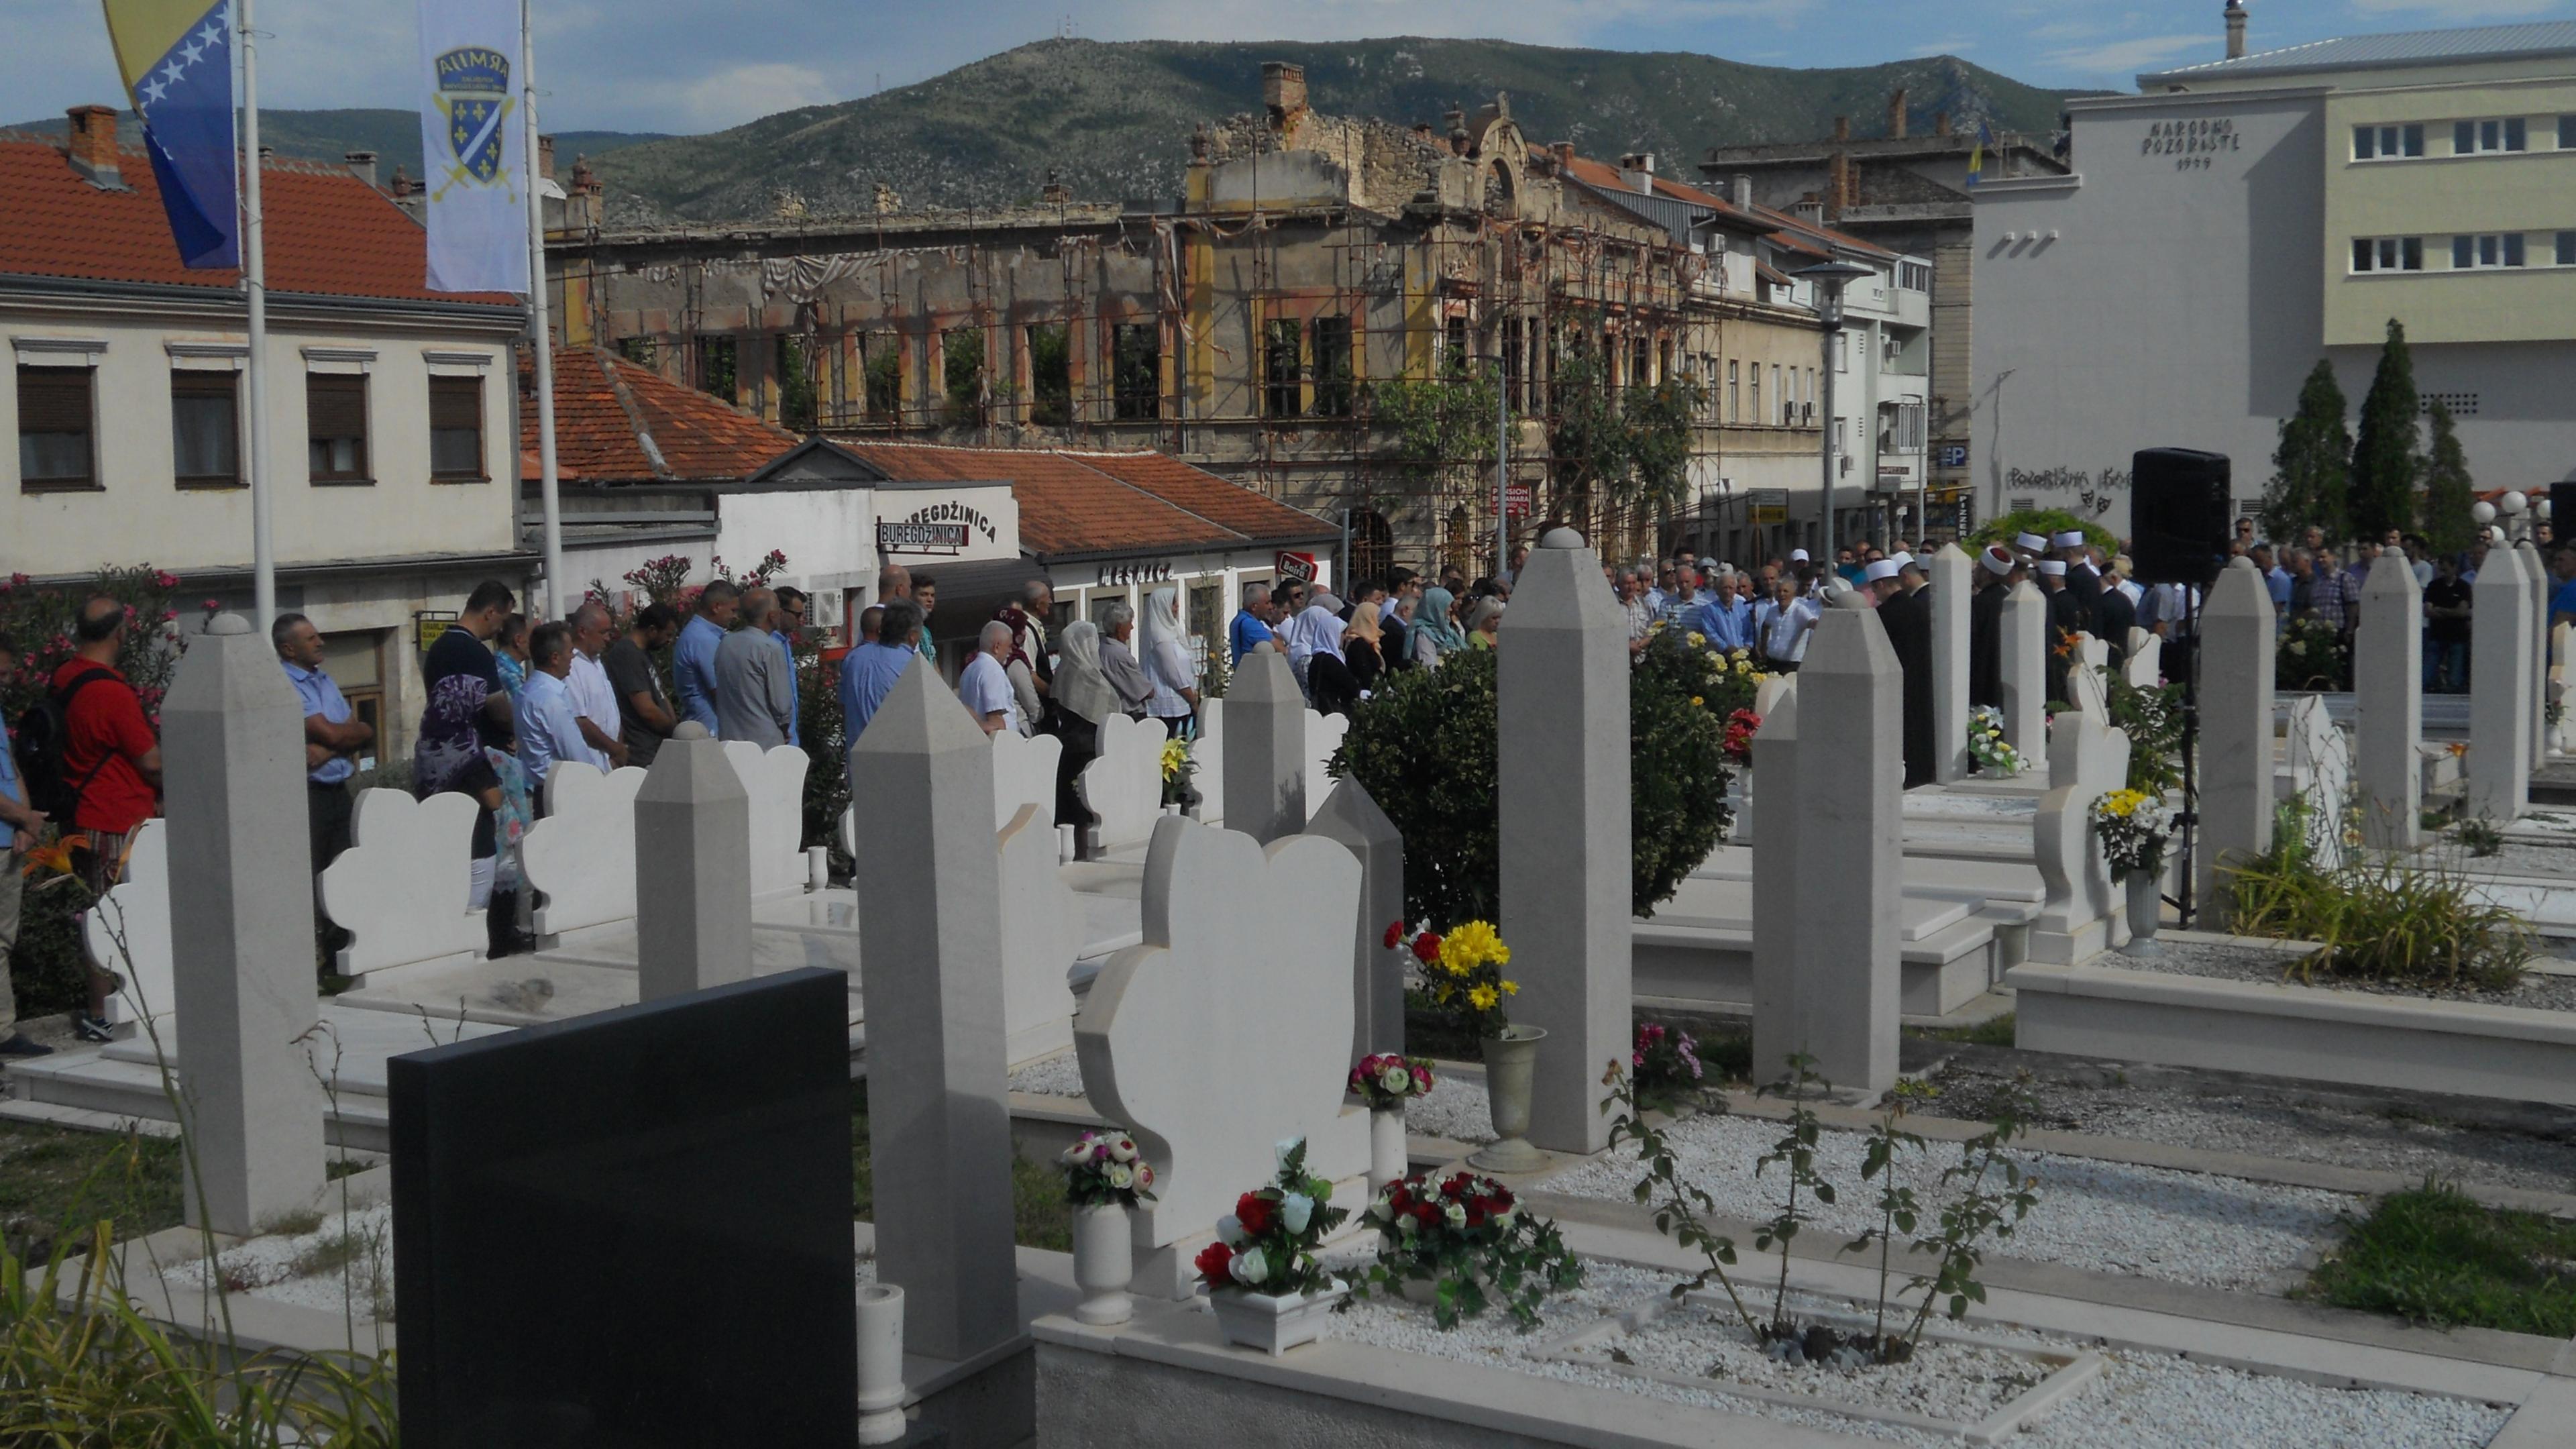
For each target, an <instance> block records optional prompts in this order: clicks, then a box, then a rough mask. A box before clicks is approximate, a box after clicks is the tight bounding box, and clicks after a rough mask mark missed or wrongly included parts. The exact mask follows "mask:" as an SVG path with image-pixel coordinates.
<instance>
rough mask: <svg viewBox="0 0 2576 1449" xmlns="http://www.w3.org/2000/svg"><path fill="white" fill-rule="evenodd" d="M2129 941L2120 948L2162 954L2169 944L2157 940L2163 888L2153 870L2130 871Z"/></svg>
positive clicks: (2132, 953) (2128, 952)
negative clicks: (2158, 942)
mask: <svg viewBox="0 0 2576 1449" xmlns="http://www.w3.org/2000/svg"><path fill="white" fill-rule="evenodd" d="M2126 884H2127V885H2128V887H2129V944H2127V945H2125V946H2123V947H2121V948H2120V954H2122V955H2124V956H2161V955H2163V954H2164V953H2165V948H2164V947H2162V946H2159V945H2157V944H2156V917H2157V915H2158V914H2159V913H2161V912H2162V911H2163V910H2164V905H2165V903H2164V896H2163V892H2162V891H2161V890H2160V889H2159V888H2158V887H2159V884H2160V883H2159V882H2158V881H2157V880H2156V877H2155V874H2154V873H2153V872H2151V871H2143V870H2134V871H2131V872H2129V876H2128V880H2127V882H2126Z"/></svg>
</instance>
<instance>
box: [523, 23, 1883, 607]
mask: <svg viewBox="0 0 2576 1449" xmlns="http://www.w3.org/2000/svg"><path fill="white" fill-rule="evenodd" d="M1262 101H1263V105H1262V109H1261V110H1260V111H1258V112H1255V113H1251V114H1247V115H1243V116H1237V117H1234V118H1231V119H1228V120H1225V121H1222V122H1217V123H1212V124H1206V125H1202V126H1201V127H1200V128H1199V130H1198V132H1197V134H1196V135H1195V136H1193V137H1192V138H1191V150H1192V162H1191V166H1190V168H1189V171H1188V182H1187V192H1186V195H1185V196H1183V197H1182V198H1180V199H1178V200H1176V201H1167V202H1159V203H1150V204H1149V203H1133V202H1131V203H1127V204H1125V205H1109V204H1099V203H1089V202H1076V201H1074V200H1072V199H1070V198H1069V197H1066V196H1064V195H1062V193H1061V192H1060V191H1058V192H1056V193H1054V194H1052V195H1050V197H1049V198H1048V199H1047V200H1046V202H1044V203H1043V204H1041V205H1038V206H1034V207H1023V208H1017V209H1013V210H1009V211H1003V212H952V211H941V212H929V211H910V210H905V209H903V208H902V206H901V204H900V201H899V200H898V199H896V198H892V197H888V198H884V199H882V202H881V205H880V208H879V211H878V213H877V214H875V215H871V216H862V217H850V218H833V219H818V218H812V217H807V216H802V215H797V216H780V217H774V218H770V219H766V220H761V221H754V222H745V223H740V224H730V225H690V226H680V227H670V228H662V229H655V230H650V231H637V232H607V231H603V230H601V229H600V228H598V227H597V225H596V224H595V221H594V218H596V216H597V215H598V211H597V207H596V198H595V187H586V186H585V185H584V183H583V182H582V181H581V180H580V179H579V178H578V176H577V177H576V181H575V184H574V185H573V187H572V188H571V192H572V196H571V199H570V202H569V204H568V205H567V206H566V208H565V210H564V214H563V218H562V220H563V225H562V226H560V227H559V228H556V229H554V231H553V232H552V234H551V235H550V238H549V243H548V251H549V261H550V265H549V272H550V274H551V279H552V284H553V286H554V287H555V289H556V302H557V305H556V308H555V311H554V317H555V318H556V323H557V326H558V328H559V331H560V333H561V335H562V338H563V339H564V340H565V341H567V342H570V343H573V344H596V345H601V346H607V347H613V348H615V349H617V350H619V351H620V352H622V353H623V354H625V355H626V356H628V357H629V358H632V359H634V360H636V361H639V362H642V363H644V364H645V365H648V366H651V367H655V368H658V369H660V370H661V371H662V372H663V373H664V374H665V375H667V376H670V377H672V378H675V379H679V380H684V381H688V382H690V383H693V384H695V385H697V386H700V387H703V388H705V389H707V390H709V391H711V392H714V393H717V394H718V395H720V396H724V397H728V398H732V399H735V400H738V401H740V402H742V403H743V404H744V405H746V406H752V407H756V408H758V409H759V410H760V411H761V412H762V414H763V415H764V416H766V417H769V418H772V419H776V420H778V421H780V422H781V423H783V424H784V425H786V426H788V427H790V428H792V429H797V430H800V431H808V432H820V433H828V434H833V435H839V436H846V437H853V438H886V437H896V438H914V439H922V440H934V439H935V440H940V441H949V442H966V443H975V444H986V445H990V444H1011V443H1024V444H1032V445H1034V444H1041V443H1044V444H1055V445H1064V444H1072V445H1077V446H1085V447H1120V448H1127V447H1151V448H1158V449H1161V450H1163V451H1166V452H1169V453H1171V454H1173V455H1175V456H1177V457H1179V458H1181V459H1183V460H1185V461H1187V462H1190V463H1193V464H1196V465H1198V466H1201V467H1205V468H1208V469H1210V470H1212V471H1215V472H1217V473H1219V474H1221V475H1224V476H1226V477H1229V478H1232V479H1234V480H1235V481H1237V482H1240V483H1243V484H1245V485H1247V486H1251V487H1254V488H1257V489H1259V490H1260V491H1262V492H1263V493H1265V494H1267V495H1269V496H1271V497H1274V498H1278V499H1281V500H1282V501H1285V502H1288V503H1290V504H1293V505H1296V506H1298V507H1301V508H1305V509H1307V510H1309V511H1312V512H1314V513H1317V514H1318V515H1320V516H1322V517H1325V518H1327V519H1330V520H1333V521H1335V522H1339V521H1340V520H1341V519H1342V518H1343V516H1344V514H1345V512H1347V514H1348V518H1349V525H1350V535H1351V540H1352V543H1351V557H1350V560H1349V563H1350V567H1351V568H1352V570H1353V572H1354V573H1355V574H1356V575H1360V576H1365V575H1368V574H1373V573H1377V572H1381V571H1382V570H1383V569H1384V568H1386V567H1388V566H1390V565H1394V564H1404V565H1407V566H1411V567H1414V568H1424V567H1426V566H1438V565H1440V564H1444V563H1452V562H1454V563H1456V564H1458V565H1459V566H1460V567H1461V568H1463V569H1465V570H1467V571H1468V572H1469V573H1470V574H1471V575H1472V574H1476V573H1482V572H1484V571H1486V570H1488V569H1489V568H1490V567H1491V566H1492V557H1491V555H1492V549H1493V546H1494V544H1493V540H1494V517H1493V515H1494V511H1495V509H1494V500H1495V497H1496V493H1497V487H1496V481H1497V480H1496V477H1495V469H1494V467H1493V463H1492V451H1491V442H1490V439H1491V438H1492V437H1493V436H1494V434H1495V433H1496V432H1497V431H1498V430H1502V431H1507V433H1508V436H1509V439H1510V449H1511V461H1510V463H1509V465H1508V469H1509V473H1510V477H1511V483H1512V491H1513V495H1514V500H1515V504H1516V512H1518V511H1519V509H1521V508H1526V509H1527V510H1528V514H1529V515H1531V516H1522V517H1516V518H1515V520H1514V525H1513V526H1514V529H1515V530H1516V531H1525V530H1526V529H1527V528H1528V527H1529V526H1530V524H1531V523H1533V522H1535V520H1536V517H1544V516H1564V517H1568V518H1572V519H1576V520H1577V521H1579V522H1581V523H1582V524H1584V525H1585V526H1587V527H1588V528H1590V529H1591V530H1592V531H1594V532H1595V533H1596V534H1598V535H1599V536H1600V537H1601V539H1602V542H1603V544H1604V551H1605V552H1606V553H1614V554H1642V553H1646V552H1651V551H1655V550H1658V549H1661V548H1666V547H1670V546H1673V545H1675V544H1678V543H1681V542H1684V541H1699V542H1701V543H1702V544H1703V546H1709V545H1715V546H1718V547H1720V548H1725V547H1728V546H1729V545H1730V544H1731V545H1732V546H1734V547H1737V548H1742V549H1746V550H1751V549H1754V548H1756V547H1759V546H1770V545H1778V546H1785V544H1786V543H1788V542H1800V543H1807V542H1813V541H1814V534H1815V514H1816V504H1817V501H1818V499H1819V498H1820V491H1821V490H1820V488H1819V485H1818V482H1817V479H1818V476H1819V470H1818V465H1817V448H1818V446H1819V443H1820V441H1821V439H1822V435H1823V423H1822V422H1821V420H1820V419H1819V418H1818V417H1817V415H1816V409H1815V403H1814V398H1815V391H1816V369H1817V367H1818V366H1819V358H1820V340H1821V339H1820V333H1819V331H1818V324H1817V321H1816V316H1815V313H1814V311H1813V309H1812V307H1811V306H1810V305H1809V302H1810V299H1809V298H1808V296H1807V295H1806V293H1807V288H1806V286H1805V285H1804V284H1802V283H1799V282H1797V281H1795V280H1793V279H1792V278H1791V277H1790V276H1789V275H1787V273H1788V272H1789V271H1791V270H1794V268H1795V267H1796V266H1798V265H1800V264H1803V263H1805V262H1808V261H1813V260H1818V259H1822V258H1825V257H1829V256H1835V255H1843V256H1862V257H1865V258H1871V259H1876V260H1878V261H1880V262H1881V263H1883V265H1884V266H1885V268H1886V270H1887V273H1888V275H1889V276H1890V278H1891V279H1892V278H1893V277H1894V274H1895V259H1894V258H1893V257H1892V256H1891V255H1890V254H1887V253H1884V252H1881V251H1879V250H1878V249H1877V248H1874V247H1870V246H1868V244H1866V243H1861V242H1857V241H1856V240H1854V239H1852V238H1848V237H1840V238H1837V237H1834V236H1833V235H1832V234H1830V233H1828V232H1825V231H1824V230H1823V229H1822V228H1820V227H1808V226H1806V225H1804V224H1803V223H1801V222H1800V221H1799V220H1798V219H1796V218H1793V217H1790V216H1787V215H1784V214H1781V213H1775V212H1769V211H1767V210H1764V209H1760V208H1750V207H1743V208H1739V207H1735V206H1733V205H1731V204H1729V203H1726V202H1724V201H1721V200H1720V199H1719V198H1717V197H1715V196H1713V195H1710V194H1708V193H1704V192H1698V191H1695V190H1692V189H1690V188H1687V187H1682V186H1678V185H1676V184H1674V183H1672V182H1669V181H1664V180H1659V179H1657V178H1655V177H1654V176H1653V175H1652V162H1651V160H1650V159H1649V158H1642V157H1633V158H1627V161H1628V164H1626V165H1625V166H1622V167H1613V166H1609V165H1607V164H1605V163H1601V162H1596V161H1591V160H1588V159H1586V158H1582V157H1578V156H1576V155H1575V154H1574V153H1573V151H1572V148H1570V147H1566V146H1557V147H1553V148H1549V147H1540V146H1535V145H1533V144H1532V143H1531V141H1530V140H1529V138H1527V137H1525V136H1524V135H1523V134H1522V132H1521V130H1520V127H1519V125H1518V124H1517V123H1516V122H1515V121H1514V120H1513V119H1512V116H1511V114H1510V107H1509V103H1508V100H1507V99H1506V98H1504V97H1501V96H1497V97H1496V98H1495V99H1494V101H1493V103H1492V104H1490V105H1487V106H1485V107H1484V108H1482V109H1481V110H1480V111H1478V112H1477V113H1475V114H1473V115H1469V114H1466V113H1464V112H1461V111H1452V112H1451V113H1449V115H1448V116H1447V117H1445V118H1444V122H1445V124H1444V125H1442V126H1440V127H1437V128H1435V127H1433V126H1431V125H1428V124H1422V125H1415V126H1412V127H1405V126H1399V125H1394V124H1390V123H1387V122H1382V121H1375V120H1362V119H1354V118H1348V117H1338V116H1328V115H1322V114H1318V113H1316V112H1315V111H1313V110H1311V109H1310V108H1309V107H1308V106H1307V104H1306V97H1305V84H1304V79H1303V76H1302V74H1301V73H1300V72H1299V71H1298V68H1297V67H1295V66H1288V65H1278V64H1273V65H1270V66H1266V67H1265V68H1264V75H1263V79H1262ZM1748 370H1749V372H1750V375H1751V378H1752V386H1751V387H1750V388H1749V389H1746V388H1744V387H1743V386H1742V385H1741V382H1740V381H1739V382H1737V383H1736V384H1734V385H1733V386H1732V387H1730V383H1729V381H1728V378H1729V377H1730V376H1733V377H1735V378H1737V379H1741V378H1742V376H1743V375H1744V374H1745V373H1746V372H1747V371H1748ZM1399 384H1401V385H1399ZM1497 385H1499V391H1500V393H1501V395H1502V398H1503V400H1504V401H1506V402H1507V404H1508V407H1509V410H1510V413H1511V420H1510V422H1509V424H1508V427H1507V429H1503V428H1501V427H1500V426H1499V425H1500V420H1499V419H1496V418H1494V416H1493V407H1494V402H1495V399H1496V389H1497ZM1600 388H1606V389H1607V392H1606V395H1605V394H1603V393H1601V392H1599V391H1598V389H1600ZM1730 392H1732V395H1733V398H1734V401H1733V402H1730V400H1729V399H1730ZM1748 393H1749V396H1748ZM1605 397H1606V401H1607V405H1608V406H1609V407H1611V408H1613V409H1619V408H1626V409H1628V410H1629V411H1630V415H1631V416H1644V415H1646V414H1648V413H1650V412H1655V411H1656V409H1657V408H1660V412H1659V413H1657V414H1656V415H1657V416H1660V417H1661V418H1662V419H1663V421H1662V422H1661V423H1659V424H1658V425H1657V427H1658V431H1657V432H1656V437H1657V439H1658V440H1659V441H1661V442H1663V443H1666V444H1670V445H1671V446H1668V447H1663V448H1661V449H1659V450H1657V451H1655V453H1654V457H1653V459H1652V460H1650V463H1649V465H1648V466H1646V467H1643V468H1637V469H1628V470H1613V471H1612V475H1611V477H1610V478H1609V479H1608V480H1604V479H1603V478H1602V477H1601V476H1600V475H1601V473H1602V472H1603V469H1602V468H1601V466H1600V465H1601V463H1602V457H1601V456H1600V455H1598V454H1596V453H1591V452H1586V451H1584V450H1583V449H1582V447H1581V442H1580V438H1579V437H1578V436H1575V435H1574V434H1570V433H1569V431H1568V429H1567V427H1566V426H1565V423H1566V421H1567V419H1568V417H1569V416H1572V415H1574V414H1577V413H1582V414H1584V415H1586V416H1591V417H1595V418H1597V417H1599V416H1600V410H1601V406H1602V403H1603V401H1604V399H1605ZM1408 420H1409V421H1408ZM1622 471H1624V473H1625V477H1624V478H1623V477H1622V476H1621V472H1622ZM1775 474H1776V477H1774V475H1775ZM1641 477H1642V479H1643V480H1644V481H1643V483H1642V484H1641V483H1640V481H1639V479H1640V478H1641ZM1769 488H1778V489H1782V490H1785V491H1787V492H1788V493H1790V494H1792V495H1795V494H1798V493H1799V492H1800V491H1801V490H1803V497H1795V496H1793V497H1792V498H1791V499H1790V502H1789V505H1788V507H1787V508H1786V510H1785V513H1784V514H1783V515H1782V516H1783V518H1784V519H1785V520H1788V521H1785V522H1780V523H1766V524H1765V525H1764V526H1765V527H1766V528H1767V529H1768V532H1767V533H1765V534H1764V535H1763V536H1762V537H1761V538H1759V539H1757V538H1755V537H1752V536H1750V530H1752V529H1753V528H1754V527H1755V518H1754V515H1753V513H1752V511H1751V509H1750V508H1749V507H1748V506H1747V504H1746V501H1745V500H1746V499H1747V497H1748V496H1749V491H1750V490H1753V489H1769ZM1524 493H1526V495H1527V497H1526V499H1525V500H1524V499H1523V498H1522V497H1521V495H1522V494H1524ZM1843 501H1844V502H1845V503H1846V504H1847V505H1848V504H1852V503H1856V502H1858V501H1859V499H1858V495H1857V493H1856V492H1847V493H1846V496H1845V498H1844V500H1843Z"/></svg>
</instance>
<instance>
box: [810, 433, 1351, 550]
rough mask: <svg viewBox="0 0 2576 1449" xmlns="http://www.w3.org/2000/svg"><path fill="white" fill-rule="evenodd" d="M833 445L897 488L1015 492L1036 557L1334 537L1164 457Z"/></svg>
mask: <svg viewBox="0 0 2576 1449" xmlns="http://www.w3.org/2000/svg"><path fill="white" fill-rule="evenodd" d="M835 441H836V442H837V443H838V444H839V445H840V446H841V447H843V448H846V449H847V450H849V452H850V453H851V454H852V455H854V456H856V457H857V458H859V459H860V460H861V461H862V462H865V463H867V464H868V465H869V466H871V467H874V468H876V469H878V470H879V471H881V472H883V473H884V474H885V475H886V476H887V477H889V478H893V479H896V480H899V481H904V482H929V481H949V480H955V481H960V482H965V481H998V482H1007V483H1009V484H1010V485H1011V496H1012V497H1013V498H1014V499H1015V500H1017V502H1018V503H1019V509H1020V551H1021V552H1023V553H1026V554H1031V555H1034V556H1036V557H1038V558H1061V557H1066V556H1069V555H1078V554H1093V553H1113V552H1119V551H1122V550H1132V551H1134V552H1139V553H1144V552H1172V551H1177V550H1182V549H1227V548H1241V547H1245V546H1247V545H1262V544H1276V543H1298V542H1311V541H1313V540H1316V539H1320V538H1325V537H1328V536H1330V535H1331V534H1332V533H1333V531H1334V530H1333V528H1332V527H1331V526H1330V525H1328V524H1326V523H1325V522H1324V521H1323V520H1322V519H1320V518H1317V517H1315V516H1314V515H1313V514H1311V513H1305V512H1301V511H1299V510H1298V509H1294V508H1290V507H1288V506H1287V505H1286V504H1282V503H1274V502H1272V501H1271V500H1269V499H1267V498H1264V497H1262V496H1261V495H1260V494H1258V493H1255V492H1253V491H1252V490H1251V489H1248V488H1244V487H1241V486H1240V485H1237V484H1234V483H1229V482H1227V481H1226V480H1225V479H1223V478H1220V477H1218V476H1217V475H1215V474H1214V473H1210V472H1208V471H1206V470H1205V469H1202V468H1194V467H1192V466H1190V465H1189V464H1187V463H1183V462H1181V461H1179V460H1178V459H1175V458H1171V457H1167V456H1165V455H1163V454H1161V453H1146V452H1135V453H1107V452H1081V451H1075V450H1072V449H1049V448H950V447H941V446H937V445H934V444H926V443H885V442H870V441H864V440H858V439H848V438H843V439H836V440H835Z"/></svg>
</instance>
